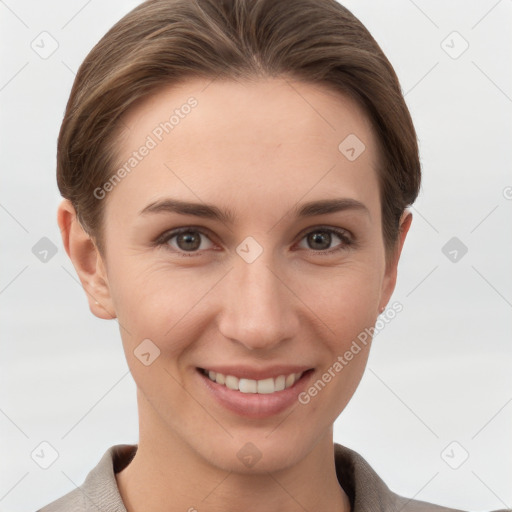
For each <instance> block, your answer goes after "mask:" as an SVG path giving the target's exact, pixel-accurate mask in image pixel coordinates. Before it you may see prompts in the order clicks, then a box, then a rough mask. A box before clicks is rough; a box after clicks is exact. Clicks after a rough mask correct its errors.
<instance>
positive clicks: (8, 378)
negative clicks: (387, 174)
mask: <svg viewBox="0 0 512 512" xmlns="http://www.w3.org/2000/svg"><path fill="white" fill-rule="evenodd" d="M138 3H139V2H137V1H133V0H131V1H126V0H115V1H114V0H110V1H108V2H99V1H98V0H92V1H91V0H89V1H64V0H53V1H47V2H36V1H35V0H32V1H23V0H19V1H15V0H5V1H0V16H1V18H0V19H1V22H0V34H1V36H0V37H1V42H0V52H1V63H2V64H1V66H0V107H1V116H0V123H1V124H0V126H1V141H2V144H1V160H0V161H1V179H2V186H1V188H0V222H1V229H2V245H1V251H0V258H1V263H0V268H1V271H0V304H1V310H0V311H1V324H0V325H1V342H2V352H1V358H0V365H1V368H0V371H1V373H0V375H1V377H0V378H1V381H0V432H1V441H0V443H1V445H0V450H1V455H0V461H1V462H0V511H7V510H10V511H13V512H18V511H35V510H37V508H39V507H41V506H43V505H45V504H47V503H49V502H50V501H52V500H54V499H56V498H57V497H59V496H62V495H63V494H65V493H66V492H68V491H70V490H72V489H73V488H75V486H77V485H80V484H81V483H82V482H83V480H84V478H85V476H86V475H87V473H88V471H89V470H90V469H92V467H93V466H95V465H96V464H97V462H98V460H99V458H100V457H101V455H103V453H104V452H105V450H106V449H107V448H108V447H109V446H111V445H113V444H118V443H135V442H137V435H138V425H137V410H136V398H135V385H134V383H133V380H132V378H131V375H130V374H129V372H128V367H127V365H126V362H125V358H124V354H123V351H122V347H121V339H120V334H119V331H118V325H117V323H116V322H115V321H104V320H99V319H97V318H95V317H94V316H93V315H92V314H91V313H90V311H89V309H88V306H87V302H86V297H85V293H84V292H83V290H82V289H81V286H80V284H79V281H78V279H77V276H76V273H75V271H74V268H73V266H72V264H71V262H70V261H69V260H68V258H67V255H66V254H65V252H64V250H63V247H62V244H61V239H60V233H59V229H58V226H57V223H56V208H57V205H58V203H59V201H60V195H59V193H58V190H57V186H56V181H55V150H56V139H57V134H58V130H59V127H60V122H61V120H62V115H63V111H64V107H65V103H66V101H67V98H68V95H69V92H70V89H71V85H72V81H73V78H74V72H75V71H76V70H77V68H78V66H79V64H80V63H81V61H82V60H83V58H84V57H85V56H86V54H87V53H88V52H89V50H90V49H91V48H92V46H93V45H94V44H95V43H96V42H97V41H98V40H99V39H100V38H101V36H102V35H103V34H104V33H105V32H106V31H107V30H108V29H109V28H110V27H111V26H112V25H113V24H114V22H116V21H117V20H118V19H120V18H121V17H122V15H124V14H125V13H126V12H128V11H129V10H130V9H132V8H133V7H134V6H135V5H137V4H138ZM344 5H346V6H347V7H348V8H349V9H351V10H352V11H353V12H354V14H355V15H356V16H357V17H359V18H360V19H361V21H362V22H363V23H364V24H365V25H366V26H367V27H368V29H369V30H370V32H371V33H372V34H373V35H374V37H375V38H376V39H377V41H378V42H379V44H380V45H381V47H382V48H383V50H384V52H385V53H386V54H387V56H388V57H389V59H390V60H391V62H392V64H393V65H394V67H395V69H396V71H397V74H398V76H399V78H400V81H401V84H402V88H403V91H404V93H405V95H406V96H405V97H406V101H407V103H408V105H409V107H410V110H411V113H412V116H413V119H414V121H415V125H416V127H417V131H418V136H419V142H420V150H421V159H422V165H423V173H424V174H423V187H422V192H421V195H420V197H419V199H418V201H417V202H416V204H415V207H414V208H413V213H414V220H413V224H412V228H411V231H410V233H409V236H408V240H407V242H406V245H405V249H404V251H403V255H402V261H401V263H400V267H399V278H398V285H397V289H396V292H395V294H394V297H393V299H392V302H393V301H399V302H400V303H401V304H402V305H403V308H404V309H403V311H402V312H401V313H399V314H398V315H397V316H396V318H395V319H394V320H393V321H392V322H390V323H389V324H388V325H386V327H385V329H383V330H382V331H381V332H380V333H379V334H378V335H377V336H376V338H375V340H374V344H373V348H372V352H371V355H370V359H369V363H368V368H367V370H366V373H365V375H364V377H363V380H362V382H361V384H360V386H359V388H358V390H357V391H356V394H355V395H354V398H353V399H352V401H351V402H350V403H349V405H348V407H347V408H346V410H345V411H344V412H343V413H342V415H341V416H340V417H339V419H338V420H337V422H336V423H335V441H337V442H340V443H342V444H345V445H347V446H349V447H351V448H353V449H355V450H356V451H358V452H359V453H360V454H361V455H363V456H364V457H365V458H366V459H367V460H368V462H369V463H370V464H371V465H372V466H373V467H374V469H375V470H376V471H377V472H378V473H379V475H380V476H381V477H382V478H383V480H384V481H385V482H386V483H387V484H388V486H389V487H390V488H391V489H392V490H394V491H395V492H397V493H400V494H403V495H405V496H408V497H411V498H412V497H414V498H415V499H421V500H425V501H431V502H433V503H439V504H443V505H445V506H450V507H456V508H460V509H463V510H474V511H479V510H481V511H484V510H493V509H499V508H505V507H512V436H511V435H510V434H511V426H512V385H511V384H512V377H511V372H510V367H511V363H512V350H511V321H510V319H511V309H512V271H511V264H510V263H511V261H512V243H511V236H510V233H511V209H512V200H511V197H512V188H511V187H512V175H511V173H510V161H511V157H512V147H511V140H512V139H511V135H512V116H511V114H512V76H511V75H512V73H511V65H510V62H512V60H511V53H512V30H511V28H512V1H511V0H501V1H496V0H485V1H484V0H478V1H476V0H473V1H468V0H458V1H449V2H446V1H441V0H437V1H428V2H427V1H426V0H423V1H420V0H417V1H415V2H413V1H412V0H392V1H390V0H387V1H386V2H377V1H369V0H365V1H361V0H350V1H346V2H344ZM43 31H46V32H48V33H49V34H51V37H52V38H54V39H55V40H56V41H57V42H58V48H57V49H56V51H55V52H54V53H53V54H52V55H50V56H48V58H46V59H43V58H41V57H40V56H39V55H38V53H36V51H35V50H34V49H33V48H32V47H31V44H32V46H35V47H36V48H37V45H39V51H40V52H41V51H43V48H42V46H43V43H41V38H42V37H45V38H47V39H45V42H44V48H46V51H48V49H49V48H51V39H49V36H46V35H43V36H40V34H41V32H43ZM454 31H456V32H457V33H458V34H459V35H457V34H453V32H454ZM33 41H34V42H33ZM443 41H444V42H443ZM466 42H467V44H469V47H468V48H467V50H466V51H465V52H464V53H462V54H461V55H458V54H459V53H460V51H461V50H462V49H464V47H465V45H466ZM454 57H457V58H454ZM42 237H48V238H49V239H50V240H51V241H52V242H53V243H54V244H55V245H56V246H57V248H58V252H57V254H56V255H55V256H54V257H52V258H51V259H49V261H47V262H46V263H43V262H41V261H40V260H39V259H38V258H36V256H35V255H34V254H33V252H32V248H33V247H34V245H35V244H36V243H37V242H38V241H39V240H40V239H41V238H42ZM452 237H457V238H458V239H459V240H460V242H462V243H463V244H464V245H465V246H466V247H467V248H468V252H467V254H465V255H464V256H463V257H460V255H461V252H460V251H459V252H458V253H457V257H458V260H457V261H456V262H454V261H451V259H450V258H449V257H447V256H445V254H444V253H443V252H442V248H443V247H444V245H445V244H446V243H447V242H448V240H450V239H451V238H452ZM450 250H451V249H450ZM446 252H448V251H446ZM449 256H450V255H449ZM450 257H451V258H453V257H454V253H452V255H451V256H450ZM43 441H46V442H48V443H50V444H51V445H52V446H53V447H54V448H55V449H56V450H57V452H58V454H59V456H58V459H57V460H56V461H55V462H54V463H53V464H52V465H51V466H50V467H49V468H48V469H46V470H45V469H42V468H41V467H39V466H38V465H37V464H36V462H34V460H33V459H32V458H31V453H32V452H33V451H34V450H35V449H36V448H37V447H38V446H39V445H40V443H41V442H43ZM454 441H455V442H456V444H452V445H450V443H452V442H454ZM448 445H450V446H449V448H448V449H447V450H445V448H446V447H447V446H448ZM465 452H467V453H468V454H469V458H468V459H467V460H466V461H465V462H464V463H463V464H462V465H461V466H460V467H459V468H458V469H452V467H450V466H449V464H448V463H447V461H448V462H450V463H451V464H452V465H456V463H457V461H459V460H461V458H462V457H463V456H464V454H465Z"/></svg>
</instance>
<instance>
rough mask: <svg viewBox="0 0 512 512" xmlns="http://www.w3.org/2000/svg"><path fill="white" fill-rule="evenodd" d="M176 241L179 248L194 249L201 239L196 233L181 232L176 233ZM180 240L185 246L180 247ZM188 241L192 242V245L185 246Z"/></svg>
mask: <svg viewBox="0 0 512 512" xmlns="http://www.w3.org/2000/svg"><path fill="white" fill-rule="evenodd" d="M194 239H195V240H194ZM177 242H178V245H179V247H180V249H184V250H194V249H197V248H198V247H199V246H200V245H201V240H200V239H199V237H198V236H197V235H194V234H191V233H190V232H188V233H182V234H180V235H178V240H177ZM180 242H185V247H182V246H181V243H180ZM194 242H195V243H194ZM190 243H192V246H190V245H188V246H187V244H190Z"/></svg>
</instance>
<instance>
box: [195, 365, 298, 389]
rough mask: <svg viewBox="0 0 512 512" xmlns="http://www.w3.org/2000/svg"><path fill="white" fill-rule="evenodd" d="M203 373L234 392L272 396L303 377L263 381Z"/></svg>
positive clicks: (209, 372)
mask: <svg viewBox="0 0 512 512" xmlns="http://www.w3.org/2000/svg"><path fill="white" fill-rule="evenodd" d="M203 373H204V374H205V375H206V376H207V377H209V379H210V380H212V381H213V382H216V383H217V384H222V385H224V386H226V387H228V388H229V389H233V390H234V391H240V392H241V393H259V394H270V393H274V392H276V391H282V390H283V389H288V388H289V387H291V386H293V385H294V384H295V383H296V382H297V381H298V380H299V379H300V378H301V377H302V373H303V372H301V373H291V374H290V375H279V377H276V378H275V379H273V378H268V379H263V380H253V379H238V378H237V377H234V376H233V375H223V374H222V373H218V372H214V371H211V370H210V371H207V370H203Z"/></svg>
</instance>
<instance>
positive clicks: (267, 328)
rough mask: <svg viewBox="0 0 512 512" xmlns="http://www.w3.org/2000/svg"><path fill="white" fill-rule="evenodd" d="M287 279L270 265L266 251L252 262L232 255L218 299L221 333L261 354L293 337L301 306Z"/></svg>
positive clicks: (287, 275) (283, 273) (296, 329)
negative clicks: (298, 310) (220, 306)
mask: <svg viewBox="0 0 512 512" xmlns="http://www.w3.org/2000/svg"><path fill="white" fill-rule="evenodd" d="M289 280H290V272H285V271H284V270H283V269H282V268H281V267H278V268H277V267H276V265H275V264H273V261H272V257H271V254H270V251H268V252H267V251H263V253H262V254H261V255H260V256H259V257H258V258H257V259H256V260H255V261H253V262H252V263H248V262H246V261H245V260H244V259H242V258H239V257H238V256H237V255H236V257H235V258H234V268H233V269H232V270H231V272H229V275H228V279H227V280H226V282H224V285H223V288H222V295H221V297H220V300H221V301H222V308H221V311H220V313H219V315H220V318H219V330H220V331H221V333H222V334H223V335H224V336H225V337H226V338H227V339H230V340H232V341H235V342H237V343H239V344H241V345H243V346H244V347H245V348H247V349H249V350H256V349H260V350H265V351H269V350H271V349H273V348H274V347H276V346H278V345H280V344H281V343H282V342H284V341H286V340H289V339H292V338H293V337H294V336H296V334H297V332H298V327H299V325H298V323H299V315H298V312H297V307H299V305H300V304H301V303H300V301H299V300H298V299H297V297H296V296H294V293H293V291H292V290H293V284H291V286H290V284H288V281H289ZM290 288H291V289H290Z"/></svg>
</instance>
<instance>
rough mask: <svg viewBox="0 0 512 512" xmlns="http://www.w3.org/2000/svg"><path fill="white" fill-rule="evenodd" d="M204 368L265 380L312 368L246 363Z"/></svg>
mask: <svg viewBox="0 0 512 512" xmlns="http://www.w3.org/2000/svg"><path fill="white" fill-rule="evenodd" d="M200 368H202V369H203V370H207V371H213V372H216V373H222V374H223V375H233V377H237V378H239V379H252V380H263V379H269V378H274V379H275V378H276V377H279V376H280V375H290V374H291V373H302V372H305V371H306V370H310V369H312V368H311V366H290V365H276V366H269V367H267V368H253V367H250V366H244V365H235V366H217V365H215V366H201V367H200Z"/></svg>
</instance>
